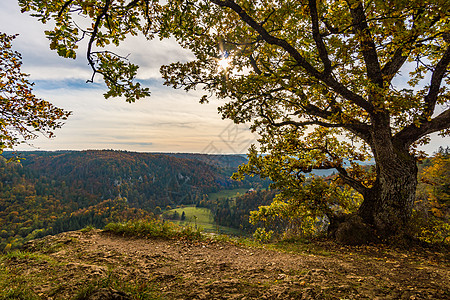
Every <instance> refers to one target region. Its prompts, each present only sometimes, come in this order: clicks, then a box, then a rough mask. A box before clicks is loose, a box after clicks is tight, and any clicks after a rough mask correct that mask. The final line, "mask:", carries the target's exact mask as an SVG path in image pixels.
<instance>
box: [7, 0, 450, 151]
mask: <svg viewBox="0 0 450 300" xmlns="http://www.w3.org/2000/svg"><path fill="white" fill-rule="evenodd" d="M49 26H50V25H43V24H41V23H40V22H38V21H37V19H36V18H33V17H31V16H29V15H27V14H22V13H20V9H19V6H18V4H17V1H16V0H1V1H0V32H4V33H7V34H19V36H18V37H17V38H16V39H15V40H14V42H13V48H14V50H17V51H19V52H20V53H21V54H22V58H23V65H22V71H23V72H25V73H28V74H30V78H29V79H30V81H32V82H34V83H35V86H34V93H35V94H36V95H37V96H38V97H40V98H43V99H45V100H48V101H50V102H51V103H53V104H54V105H56V106H58V107H60V108H63V109H65V110H69V111H72V115H71V116H70V117H69V119H68V120H67V121H66V123H65V125H64V126H63V127H62V128H61V129H58V130H57V131H56V132H55V134H56V137H55V138H52V139H48V138H46V137H44V136H40V137H38V138H37V139H35V140H33V141H31V142H30V144H29V145H21V146H19V147H18V148H17V150H20V151H28V150H50V151H53V150H86V149H114V150H127V151H138V152H196V153H214V154H229V153H246V152H247V148H248V147H249V146H250V144H252V143H255V142H256V139H257V136H256V135H255V134H253V133H251V132H250V131H249V130H248V126H247V125H245V124H241V125H235V124H234V123H233V122H232V121H231V120H222V118H221V116H220V115H219V114H218V112H217V107H218V106H220V105H221V104H223V102H220V101H219V100H215V101H214V100H213V101H210V103H209V104H199V99H200V97H201V96H202V93H201V91H196V92H189V93H186V92H185V91H184V90H175V89H173V88H171V87H166V86H163V80H162V79H161V75H160V73H159V67H160V66H161V65H163V64H169V63H171V62H176V61H188V60H189V59H192V57H193V56H192V54H191V53H189V52H188V51H187V50H184V49H182V48H181V47H180V46H178V45H177V44H176V42H175V41H173V40H164V41H162V42H161V41H147V40H146V39H145V38H139V37H137V38H133V39H128V40H127V41H126V42H125V43H124V44H122V45H121V46H120V48H119V50H118V51H119V53H118V54H121V55H124V56H126V55H129V59H130V61H131V62H132V63H135V64H138V65H139V66H140V70H139V73H138V78H139V80H140V81H141V82H142V83H143V84H144V85H145V86H147V87H149V88H150V91H151V93H152V94H151V96H150V97H148V98H145V99H143V100H138V101H137V102H135V103H126V102H125V101H124V100H123V99H120V98H115V99H108V100H105V99H104V97H103V93H104V92H105V91H106V89H105V87H104V85H103V84H102V83H101V81H100V80H96V82H95V83H93V84H92V83H86V80H88V79H90V78H91V75H92V73H91V69H90V67H89V66H88V64H87V61H86V59H85V49H83V47H82V45H80V49H79V51H78V58H77V59H76V60H72V59H64V58H61V57H59V56H58V55H57V54H56V52H55V51H51V50H50V48H49V41H48V40H47V39H46V38H45V35H44V30H48V29H50V28H51V27H49ZM449 145H450V141H449V139H448V138H446V139H443V138H440V137H438V136H437V135H433V136H432V142H431V143H430V144H429V145H427V146H424V147H422V149H423V150H425V151H426V152H428V153H429V154H431V153H433V152H435V151H436V150H437V149H438V147H439V146H449Z"/></svg>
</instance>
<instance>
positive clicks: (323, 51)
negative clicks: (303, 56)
mask: <svg viewBox="0 0 450 300" xmlns="http://www.w3.org/2000/svg"><path fill="white" fill-rule="evenodd" d="M309 12H310V15H311V25H312V33H313V38H314V41H315V42H316V46H317V50H318V51H319V56H320V59H321V60H322V62H323V65H324V70H323V72H324V73H326V74H329V73H331V61H330V59H329V57H328V51H327V48H326V47H325V43H324V42H323V39H322V36H321V35H320V31H319V16H318V13H317V2H316V0H309Z"/></svg>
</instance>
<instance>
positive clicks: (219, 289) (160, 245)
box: [3, 230, 450, 299]
mask: <svg viewBox="0 0 450 300" xmlns="http://www.w3.org/2000/svg"><path fill="white" fill-rule="evenodd" d="M303 249H304V250H303V253H288V252H280V251H274V250H267V249H264V248H253V247H246V246H243V245H236V244H233V243H229V242H219V241H215V240H213V239H211V240H209V239H207V240H205V241H193V242H192V241H183V240H162V239H137V238H126V237H119V236H115V235H111V234H108V233H105V232H102V231H100V230H92V231H89V232H80V231H74V232H68V233H63V234H59V235H57V236H53V237H45V238H43V239H40V240H35V241H32V242H29V243H28V245H27V250H28V251H32V252H33V253H41V254H42V255H45V256H46V257H49V258H50V259H48V260H36V259H34V260H32V259H28V260H20V259H16V260H9V261H6V262H3V264H8V266H7V267H8V268H9V269H10V270H11V272H13V273H14V272H17V273H21V274H28V275H29V276H31V278H41V277H42V276H41V275H42V274H43V272H44V273H46V274H47V275H46V277H45V278H47V280H36V283H35V284H34V286H33V291H34V292H35V293H36V294H37V295H39V296H40V297H42V298H43V299H71V298H73V297H74V296H75V295H76V294H77V292H78V293H79V291H80V289H82V288H83V286H86V285H89V284H92V282H95V281H98V280H101V279H102V278H107V277H108V276H109V277H111V276H112V275H113V276H114V278H116V279H118V280H122V281H124V282H127V283H130V284H133V285H135V286H136V285H146V286H148V285H149V284H151V285H152V286H153V288H154V290H155V295H156V296H155V297H156V298H158V299H450V262H449V257H448V256H447V253H448V252H444V253H443V252H442V251H441V252H434V251H428V250H423V249H422V250H420V251H400V250H395V249H392V248H389V247H384V248H382V247H371V246H366V247H359V248H356V247H351V248H349V247H342V246H339V245H336V244H333V243H330V242H322V243H321V244H319V245H314V246H311V247H310V248H307V247H305V248H303ZM40 276H41V277H40ZM99 295H100V296H99ZM102 295H103V296H102ZM88 296H89V295H88ZM88 296H87V297H88ZM89 297H90V298H89ZM89 297H88V298H87V299H128V298H127V295H126V294H124V293H121V292H120V291H116V294H115V296H112V294H109V295H105V294H101V293H100V294H98V293H97V296H96V295H95V293H91V295H90V296H89ZM96 297H97V298H96ZM108 297H109V298H108ZM114 297H116V298H114ZM120 297H122V298H120Z"/></svg>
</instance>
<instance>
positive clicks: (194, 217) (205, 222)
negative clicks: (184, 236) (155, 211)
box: [165, 206, 242, 235]
mask: <svg viewBox="0 0 450 300" xmlns="http://www.w3.org/2000/svg"><path fill="white" fill-rule="evenodd" d="M174 211H176V212H177V213H178V214H179V215H180V216H181V215H182V214H183V211H184V213H185V215H186V219H185V220H182V221H181V220H170V222H173V223H175V224H178V225H182V226H188V225H190V226H194V227H195V226H197V228H199V227H200V228H201V229H203V231H205V232H213V233H220V234H231V235H242V232H240V231H239V230H237V229H234V228H230V227H225V226H218V225H216V224H215V222H214V218H213V215H212V213H211V211H210V210H209V209H208V208H203V207H195V206H185V207H179V208H175V209H172V210H168V211H166V212H165V213H167V214H170V213H173V212H174Z"/></svg>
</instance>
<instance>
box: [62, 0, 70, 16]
mask: <svg viewBox="0 0 450 300" xmlns="http://www.w3.org/2000/svg"><path fill="white" fill-rule="evenodd" d="M72 2H73V0H69V1H66V2H65V3H64V5H63V6H62V7H61V9H60V10H59V12H58V17H61V16H62V14H63V13H64V11H65V10H66V8H67V7H69V5H70V4H72Z"/></svg>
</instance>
